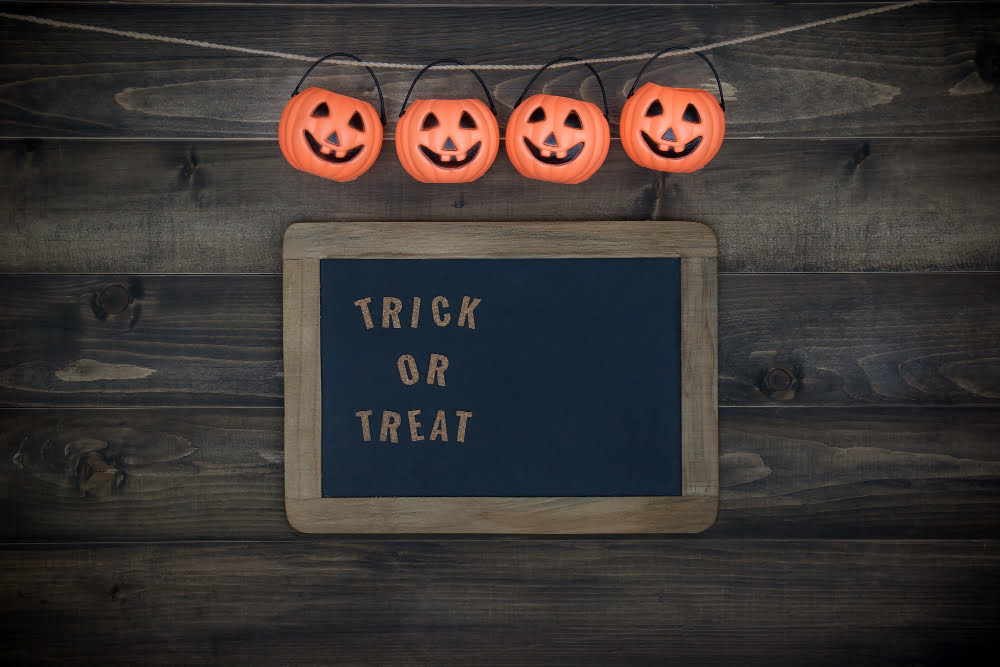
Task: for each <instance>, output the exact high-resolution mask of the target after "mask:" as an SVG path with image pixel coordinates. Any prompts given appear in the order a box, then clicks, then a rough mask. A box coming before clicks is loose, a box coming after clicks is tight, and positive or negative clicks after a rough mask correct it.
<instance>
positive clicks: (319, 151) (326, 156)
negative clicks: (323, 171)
mask: <svg viewBox="0 0 1000 667" xmlns="http://www.w3.org/2000/svg"><path fill="white" fill-rule="evenodd" d="M302 131H303V132H305V135H306V143H308V144H309V148H311V149H312V152H313V154H314V155H315V156H316V157H318V158H319V159H320V160H326V161H327V162H332V163H333V164H343V163H345V162H350V161H351V160H353V159H354V158H356V157H357V156H358V154H359V153H361V149H362V148H364V147H365V145H364V144H361V145H360V146H355V147H354V148H352V149H351V150H349V151H347V152H345V153H344V155H343V157H337V151H336V149H334V148H330V149H329V152H326V153H325V152H323V150H324V149H323V145H322V144H321V143H319V142H318V141H316V139H315V138H314V137H313V135H311V134H309V130H302Z"/></svg>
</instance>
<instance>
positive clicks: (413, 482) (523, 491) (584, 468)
mask: <svg viewBox="0 0 1000 667" xmlns="http://www.w3.org/2000/svg"><path fill="white" fill-rule="evenodd" d="M320 329H321V337H322V339H321V366H322V386H323V405H322V423H323V435H322V452H321V461H322V469H323V472H322V475H323V482H322V490H323V496H324V497H343V496H360V497H367V496H588V495H589V496H650V495H652V496H658V495H680V492H681V456H680V453H681V425H680V408H681V401H680V356H681V355H680V335H681V328H680V259H679V258H666V257H660V258H632V259H479V260H472V259H433V260H412V259H410V260H403V259H389V260H378V259H324V260H322V261H321V265H320ZM435 425H436V428H435Z"/></svg>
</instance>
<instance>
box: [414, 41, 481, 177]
mask: <svg viewBox="0 0 1000 667" xmlns="http://www.w3.org/2000/svg"><path fill="white" fill-rule="evenodd" d="M440 63H454V64H456V65H461V66H463V67H467V66H466V65H465V63H463V62H461V61H458V60H453V59H451V58H442V59H441V60H435V61H434V62H432V63H431V64H430V65H428V66H427V67H425V68H423V69H422V70H421V71H420V73H419V74H417V76H416V78H414V79H413V83H412V84H410V89H409V90H408V91H406V97H405V98H403V106H402V108H401V109H400V110H399V122H398V123H396V155H398V156H399V162H400V164H402V165H403V169H405V170H406V171H407V172H408V173H409V174H410V176H412V177H413V178H415V179H417V180H418V181H421V182H423V183H468V182H470V181H474V180H476V179H477V178H479V177H480V176H482V175H483V174H485V173H486V171H487V170H488V169H489V168H490V166H491V165H492V164H493V160H495V159H496V156H497V151H498V150H499V149H500V128H499V127H498V126H497V118H496V115H497V110H496V106H494V104H493V96H492V95H490V91H489V88H487V87H486V82H484V81H483V78H482V77H481V76H479V74H478V73H477V72H476V71H475V70H474V69H472V68H471V67H470V68H468V70H469V71H470V72H472V74H473V75H474V76H475V77H476V79H478V81H479V83H480V85H482V87H483V92H484V93H486V99H487V101H488V102H489V103H490V106H489V108H487V107H486V105H485V104H483V103H482V102H480V101H479V100H476V99H462V100H436V99H431V100H420V99H417V100H414V101H413V104H412V105H410V108H409V109H407V108H406V103H407V101H409V99H410V93H412V92H413V87H414V86H416V85H417V81H418V80H419V79H420V77H421V76H423V75H424V72H426V71H427V70H429V69H430V68H431V67H434V66H435V65H438V64H440ZM404 114H405V116H404Z"/></svg>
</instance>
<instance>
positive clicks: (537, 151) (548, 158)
mask: <svg viewBox="0 0 1000 667" xmlns="http://www.w3.org/2000/svg"><path fill="white" fill-rule="evenodd" d="M524 145H525V146H527V147H528V150H529V151H531V155H532V157H534V158H535V159H536V160H538V161H539V162H541V163H543V164H552V165H559V164H566V163H568V162H572V161H573V160H575V159H576V157H577V156H578V155H579V154H580V151H582V150H583V142H582V141H581V142H580V143H578V144H577V145H576V146H573V148H571V149H569V150H568V151H566V155H565V157H556V151H550V150H546V153H548V155H542V149H541V148H539V147H538V146H536V145H535V144H533V143H531V140H529V139H528V137H524Z"/></svg>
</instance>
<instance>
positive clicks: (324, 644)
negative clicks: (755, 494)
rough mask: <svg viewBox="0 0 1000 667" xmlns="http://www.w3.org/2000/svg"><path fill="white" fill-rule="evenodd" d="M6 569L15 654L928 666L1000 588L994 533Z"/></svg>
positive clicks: (65, 553)
mask: <svg viewBox="0 0 1000 667" xmlns="http://www.w3.org/2000/svg"><path fill="white" fill-rule="evenodd" d="M0 565H2V567H0V590H2V591H3V606H4V611H5V612H6V613H5V630H6V632H5V633H4V634H3V636H2V639H0V642H2V644H0V646H2V649H3V652H4V654H5V655H7V656H8V657H9V658H10V659H11V660H17V661H24V660H27V659H29V658H30V659H33V660H42V659H47V660H56V659H61V660H74V659H75V660H86V659H91V660H92V659H94V658H95V657H97V656H100V657H101V658H102V661H107V660H111V661H115V662H119V661H128V662H136V661H138V662H157V663H161V662H166V663H174V664H176V663H195V662H197V663H201V662H220V661H221V662H252V663H270V662H294V663H299V662H308V663H315V662H328V661H330V660H335V661H338V660H339V659H344V660H345V661H349V662H351V663H375V662H377V663H379V664H406V665H411V664H415V663H420V664H448V665H450V664H454V665H469V664H483V663H489V664H498V665H507V664H510V665H524V664H526V663H532V664H534V663H543V662H544V663H546V664H566V665H572V664H580V663H581V662H585V663H590V662H593V661H594V660H595V659H597V660H599V661H601V662H609V663H610V662H614V663H629V664H631V663H637V664H638V663H642V664H649V663H656V662H660V661H661V660H662V659H663V656H665V655H670V656H671V659H673V660H678V661H684V662H697V663H711V664H715V663H730V664H731V663H739V664H764V663H768V664H771V663H773V662H778V663H793V662H798V661H800V660H801V658H802V657H803V656H806V655H807V656H809V662H810V663H812V664H823V665H826V664H830V665H835V664H836V665H839V664H844V663H847V662H850V663H854V662H857V661H858V660H859V659H861V660H862V661H865V662H867V661H871V662H873V663H880V664H883V663H893V664H912V663H930V662H941V661H947V660H949V659H951V658H953V657H954V656H956V655H982V654H983V651H984V650H988V649H989V648H990V647H992V646H993V638H994V635H995V629H996V623H997V621H998V614H997V599H996V593H997V589H998V585H1000V579H998V572H1000V567H998V565H1000V561H998V558H997V543H996V542H991V541H988V542H971V541H958V542H952V541H931V542H924V541H919V542H910V543H907V544H900V543H893V542H863V541H842V542H814V541H759V540H757V541H755V540H736V541H731V540H692V539H675V540H666V541H664V540H617V541H615V540H611V541H606V540H602V541H596V540H560V541H552V540H515V539H512V540H504V541H498V540H478V541H467V540H460V541H459V540H450V541H413V540H411V541H393V542H375V541H356V540H355V541H337V542H332V541H325V542H296V543H281V542H277V543H250V544H239V543H237V544H198V543H189V544H146V545H107V546H97V547H95V546H75V545H71V546H63V547H50V546H41V545H39V546H8V547H5V548H4V549H3V550H2V551H0ZM265 600H266V602H265ZM81 610H85V613H81ZM761 647H766V650H763V649H762V648H761ZM859 656H863V658H859Z"/></svg>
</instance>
